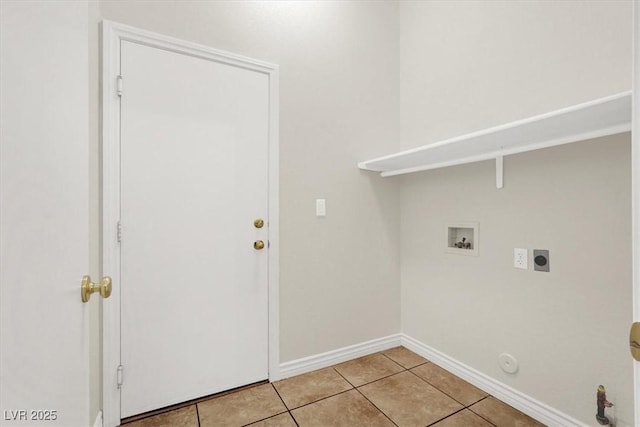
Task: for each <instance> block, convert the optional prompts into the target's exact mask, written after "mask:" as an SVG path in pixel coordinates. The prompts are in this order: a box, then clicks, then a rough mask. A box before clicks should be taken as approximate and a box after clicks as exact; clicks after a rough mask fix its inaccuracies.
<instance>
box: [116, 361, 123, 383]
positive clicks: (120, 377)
mask: <svg viewBox="0 0 640 427" xmlns="http://www.w3.org/2000/svg"><path fill="white" fill-rule="evenodd" d="M123 370H124V367H123V366H122V365H119V366H118V369H117V371H116V375H117V378H118V388H120V387H122V371H123Z"/></svg>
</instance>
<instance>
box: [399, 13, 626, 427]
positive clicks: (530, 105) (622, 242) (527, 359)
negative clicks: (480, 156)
mask: <svg viewBox="0 0 640 427" xmlns="http://www.w3.org/2000/svg"><path fill="white" fill-rule="evenodd" d="M400 48H401V67H400V77H401V78H400V93H401V98H400V99H401V101H400V105H401V131H400V132H401V135H402V139H401V140H402V144H403V146H405V147H411V146H416V145H422V144H426V143H429V142H435V141H436V140H438V139H441V138H446V137H451V136H456V135H459V134H464V133H466V132H471V131H474V130H478V129H482V128H486V127H488V126H492V125H498V124H501V123H505V122H508V121H511V120H514V119H518V118H523V117H527V116H530V115H533V114H538V113H542V112H545V111H548V110H552V109H556V108H560V107H563V106H567V105H571V104H574V103H578V102H581V101H586V100H589V99H593V98H597V97H601V96H606V95H610V94H613V93H616V92H620V91H624V90H629V89H630V87H631V79H630V77H631V68H630V66H631V3H630V2H610V1H609V2H595V1H592V2H589V1H584V2H402V3H401V4H400ZM629 140H630V138H629V134H623V135H619V136H615V137H609V138H603V139H600V140H594V141H589V142H584V143H581V144H574V145H568V146H563V147H556V148H552V149H546V150H541V151H537V152H532V153H526V154H521V155H515V156H509V157H507V158H505V186H504V189H502V190H497V189H496V188H495V175H494V174H495V170H494V163H493V162H482V163H476V164H471V165H465V166H459V167H454V168H448V169H441V170H436V171H431V172H423V173H418V174H414V175H407V176H405V177H402V178H399V179H398V182H399V183H400V188H401V189H402V190H401V193H402V195H401V219H400V223H401V242H402V244H401V277H402V279H401V281H402V329H403V332H405V333H407V334H408V335H410V336H413V337H414V338H416V339H418V340H420V341H422V342H424V343H425V344H427V345H430V346H432V347H434V348H436V349H437V350H440V351H442V352H444V353H445V354H447V355H449V356H451V357H453V358H455V359H457V360H459V361H461V362H463V363H465V364H467V365H469V366H471V367H473V368H475V369H477V370H479V371H481V372H483V373H485V374H487V375H489V376H491V377H493V378H496V379H497V380H499V381H502V382H504V383H506V384H507V385H510V386H512V387H514V388H515V389H517V390H520V391H521V392H524V393H525V394H527V395H530V396H532V397H534V398H536V399H538V400H540V401H542V402H544V403H546V404H548V405H550V406H551V407H554V408H557V409H558V410H560V411H562V412H565V413H567V414H569V415H570V416H573V417H574V418H577V419H579V420H581V421H583V422H585V423H587V424H589V425H593V424H594V423H595V420H594V413H595V409H596V408H595V391H596V388H597V386H598V385H599V384H604V385H605V386H607V389H608V397H609V398H610V400H612V401H614V403H616V406H615V407H614V408H612V411H611V412H610V413H611V414H613V415H615V416H617V425H619V426H622V425H625V426H631V425H633V401H632V398H633V389H632V361H631V359H630V357H629V355H628V349H627V346H626V340H627V334H628V328H629V324H630V322H631V215H630V207H631V198H630V194H631V193H630V143H629ZM447 221H478V222H479V223H480V233H479V234H480V242H479V250H480V254H479V256H478V257H467V256H459V255H451V254H446V253H445V251H444V246H445V244H446V240H445V238H446V230H445V224H446V222H447ZM516 247H523V248H528V249H529V250H532V249H534V248H535V249H549V250H550V256H551V262H550V265H551V272H550V273H539V272H534V271H533V270H532V267H531V265H530V267H529V270H527V271H524V270H516V269H514V268H513V267H512V263H513V249H514V248H516ZM529 262H530V263H531V252H530V256H529ZM502 352H509V353H511V354H513V355H514V356H516V357H517V358H518V360H519V362H520V371H519V372H518V373H517V374H515V375H508V374H506V373H504V372H502V371H501V370H500V368H499V367H498V363H497V358H498V354H500V353H502Z"/></svg>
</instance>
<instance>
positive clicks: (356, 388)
mask: <svg viewBox="0 0 640 427" xmlns="http://www.w3.org/2000/svg"><path fill="white" fill-rule="evenodd" d="M333 370H334V371H336V372H337V373H338V375H340V376H341V377H342V378H344V380H345V381H346V382H348V383H349V384H351V383H350V382H349V380H348V379H346V378H345V377H344V375H342V374H341V373H340V372H338V370H337V369H335V368H334V369H333ZM352 386H353V384H352ZM361 387H362V386H361ZM353 389H354V390H355V391H357V392H358V393H359V394H360V396H362V397H364V399H365V400H366V401H367V402H369V403H371V404H372V405H373V407H374V408H376V409H377V410H378V411H380V413H381V414H382V415H384V417H385V418H386V419H388V420H389V421H390V422H391V424H393V425H394V426H396V427H398V424H396V423H395V422H394V421H393V420H392V419H391V418H389V416H388V415H387V414H385V413H384V411H383V410H382V409H380V408H378V407H377V406H376V404H375V403H373V402H372V401H370V400H369V399H368V398H367V396H365V395H364V394H363V393H362V392H361V391H360V390H358V387H353Z"/></svg>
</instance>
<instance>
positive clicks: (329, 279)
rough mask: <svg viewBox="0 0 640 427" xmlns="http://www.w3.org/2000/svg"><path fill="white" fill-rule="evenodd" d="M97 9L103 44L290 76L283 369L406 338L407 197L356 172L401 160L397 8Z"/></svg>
mask: <svg viewBox="0 0 640 427" xmlns="http://www.w3.org/2000/svg"><path fill="white" fill-rule="evenodd" d="M92 7H93V8H94V9H93V10H94V11H96V8H97V13H95V14H94V15H95V16H94V17H93V18H94V22H92V24H91V25H92V28H93V29H94V30H95V31H96V34H97V31H98V30H97V25H98V21H99V20H100V19H108V20H112V21H116V22H120V23H124V24H128V25H133V26H136V27H139V28H143V29H146V30H151V31H155V32H159V33H162V34H167V35H171V36H174V37H178V38H181V39H185V40H190V41H194V42H197V43H201V44H205V45H208V46H211V47H214V48H217V49H222V50H227V51H230V52H233V53H237V54H241V55H246V56H250V57H253V58H256V59H261V60H264V61H269V62H272V63H275V64H279V65H280V182H281V187H280V215H281V223H280V229H281V235H280V244H281V249H280V260H281V261H280V277H281V279H280V357H281V359H280V361H281V362H286V361H290V360H294V359H297V358H301V357H305V356H310V355H314V354H318V353H322V352H325V351H329V350H333V349H337V348H341V347H344V346H347V345H351V344H354V343H359V342H363V341H366V340H370V339H374V338H379V337H382V336H386V335H389V334H393V333H397V332H399V331H400V286H399V262H398V258H397V254H398V249H399V248H398V237H399V231H398V194H397V190H396V185H395V183H394V182H391V181H383V180H381V179H380V178H377V177H373V176H370V175H369V174H366V173H361V172H360V171H359V170H358V169H357V168H356V162H357V161H358V160H360V159H363V158H366V157H369V156H370V155H371V154H372V153H377V152H389V151H394V150H395V149H396V148H397V140H398V138H397V133H398V111H399V106H398V87H397V79H398V61H397V56H398V49H397V4H396V3H393V2H385V3H379V2H226V1H221V2H213V1H212V2H196V1H193V2H187V1H178V2H172V1H150V2H133V1H126V2H121V1H118V2H113V1H101V2H100V3H94V4H93V5H92ZM95 48H96V49H97V46H96V47H95ZM96 102H97V100H96ZM94 127H95V126H94ZM96 133H97V130H96ZM94 148H95V150H97V143H96V144H94ZM94 162H95V158H94ZM94 166H95V163H94ZM316 198H326V200H327V216H326V218H323V219H318V218H316V217H315V199H316Z"/></svg>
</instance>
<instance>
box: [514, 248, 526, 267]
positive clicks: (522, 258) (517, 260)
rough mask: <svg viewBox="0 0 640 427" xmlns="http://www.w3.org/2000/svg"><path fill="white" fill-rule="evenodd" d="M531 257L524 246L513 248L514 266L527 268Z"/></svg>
mask: <svg viewBox="0 0 640 427" xmlns="http://www.w3.org/2000/svg"><path fill="white" fill-rule="evenodd" d="M528 257H529V254H528V251H527V250H526V249H522V248H515V249H514V250H513V266H514V267H515V268H521V269H523V270H526V269H527V258H528Z"/></svg>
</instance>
